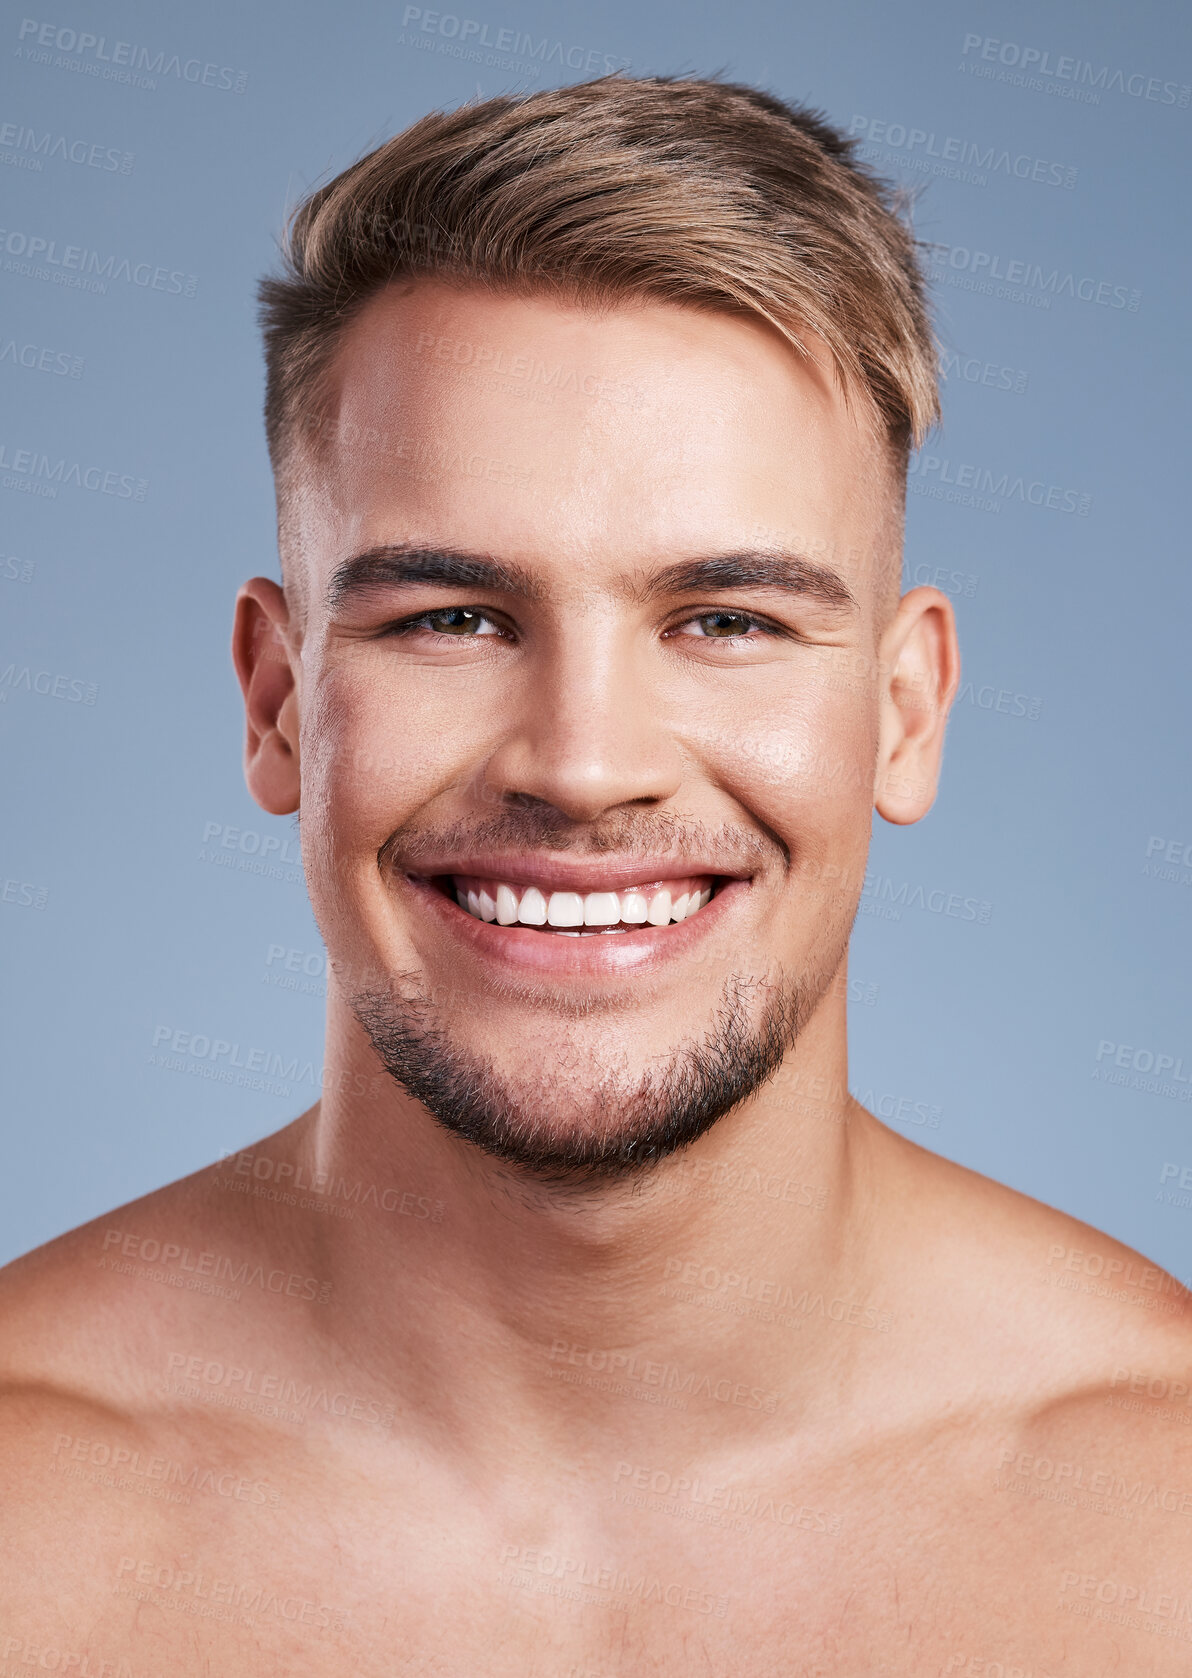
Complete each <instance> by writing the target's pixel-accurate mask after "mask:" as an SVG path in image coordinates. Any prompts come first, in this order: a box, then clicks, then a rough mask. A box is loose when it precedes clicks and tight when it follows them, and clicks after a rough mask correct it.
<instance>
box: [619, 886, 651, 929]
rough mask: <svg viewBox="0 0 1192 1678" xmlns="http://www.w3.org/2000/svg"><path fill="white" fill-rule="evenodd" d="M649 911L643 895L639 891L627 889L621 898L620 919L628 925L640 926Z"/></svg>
mask: <svg viewBox="0 0 1192 1678" xmlns="http://www.w3.org/2000/svg"><path fill="white" fill-rule="evenodd" d="M649 912H650V906H649V904H648V903H647V902H646V899H645V895H644V894H643V893H642V892H640V891H627V892H626V893H625V894H624V896H623V897H622V898H621V919H622V920H623V921H624V922H625V923H626V925H628V926H640V925H641V923H642V922H643V921H644V920H645V918H646V916H647V915H648V914H649Z"/></svg>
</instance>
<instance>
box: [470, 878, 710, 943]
mask: <svg viewBox="0 0 1192 1678" xmlns="http://www.w3.org/2000/svg"><path fill="white" fill-rule="evenodd" d="M490 885H491V889H490V887H489V886H483V887H481V888H480V890H478V891H477V890H465V889H464V888H463V887H462V886H458V885H457V886H456V887H455V900H456V902H457V903H458V904H459V906H460V908H461V909H466V910H467V912H468V913H469V914H470V915H473V916H475V918H476V919H477V920H481V921H496V922H497V923H498V925H500V926H515V925H521V926H549V927H551V928H553V929H554V930H555V931H557V932H566V933H567V934H568V935H569V936H572V937H578V936H579V933H578V928H580V927H590V928H591V929H592V930H593V931H599V932H624V931H625V930H626V928H627V927H630V926H642V925H646V924H648V925H650V926H670V925H671V924H672V923H675V924H677V923H678V922H679V921H684V920H688V919H689V918H690V917H691V916H692V915H695V914H698V913H699V911H700V910H701V909H702V908H703V907H704V905H705V904H706V903H707V902H709V901H710V899H711V897H712V888H711V887H710V886H705V887H704V889H703V890H702V891H684V892H678V893H672V892H671V890H670V889H669V888H667V887H665V886H663V887H660V888H659V889H658V890H657V891H654V892H646V891H644V890H641V889H639V888H634V889H631V890H629V891H623V892H615V891H590V892H588V893H587V894H586V895H584V894H581V893H580V892H577V891H552V892H549V893H548V892H542V891H540V890H539V889H538V887H537V886H524V887H523V886H513V885H505V884H504V883H498V882H491V883H490ZM494 893H495V895H494Z"/></svg>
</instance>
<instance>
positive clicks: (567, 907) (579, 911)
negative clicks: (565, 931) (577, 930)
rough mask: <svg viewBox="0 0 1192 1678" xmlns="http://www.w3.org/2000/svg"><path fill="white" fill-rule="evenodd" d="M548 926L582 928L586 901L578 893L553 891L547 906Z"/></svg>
mask: <svg viewBox="0 0 1192 1678" xmlns="http://www.w3.org/2000/svg"><path fill="white" fill-rule="evenodd" d="M546 924H547V926H582V925H583V924H584V900H583V898H582V897H581V896H580V895H579V893H578V892H577V891H552V892H551V894H550V898H549V899H548V901H547V905H546Z"/></svg>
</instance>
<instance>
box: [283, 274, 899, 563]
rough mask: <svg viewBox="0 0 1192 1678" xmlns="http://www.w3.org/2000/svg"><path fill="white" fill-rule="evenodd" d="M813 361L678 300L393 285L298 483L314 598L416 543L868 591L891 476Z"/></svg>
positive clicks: (851, 409)
mask: <svg viewBox="0 0 1192 1678" xmlns="http://www.w3.org/2000/svg"><path fill="white" fill-rule="evenodd" d="M808 349H809V352H810V353H809V355H807V356H802V355H800V354H799V352H798V351H797V350H796V349H794V348H793V347H792V346H791V345H790V344H788V343H787V341H786V340H785V339H784V338H783V337H782V336H781V335H780V334H779V333H778V332H777V331H776V330H775V329H773V328H771V327H769V326H768V325H767V324H766V323H765V322H763V321H760V320H759V319H757V318H755V317H752V316H747V315H729V314H724V313H713V312H711V311H704V310H696V309H689V308H683V307H678V306H675V305H671V304H667V303H656V302H652V301H649V302H633V303H630V304H626V305H620V306H617V307H612V308H604V309H597V308H594V307H587V306H583V305H578V304H573V303H567V302H562V301H558V300H555V299H548V298H542V297H537V296H529V297H527V296H520V295H507V294H494V293H492V292H488V291H485V290H482V289H479V288H471V287H456V286H450V285H446V284H442V283H439V282H429V281H423V282H418V283H415V284H412V285H408V286H405V287H401V288H399V287H391V288H389V289H388V290H387V291H385V292H382V293H381V294H379V295H378V296H377V297H375V298H373V299H371V300H370V302H369V303H368V304H367V305H366V306H365V308H364V309H363V310H362V311H361V313H360V314H359V315H358V316H357V317H356V318H355V319H354V320H353V322H352V324H351V325H350V327H349V328H348V330H347V331H346V333H345V335H344V338H343V341H342V342H341V344H340V346H339V348H338V350H337V352H336V355H335V358H334V361H333V363H332V366H331V369H330V376H329V379H328V385H327V401H326V403H325V407H324V412H323V416H322V421H321V428H320V429H321V435H322V439H323V441H322V447H321V449H320V458H319V460H318V461H317V462H314V461H311V462H308V463H307V465H306V466H305V468H304V470H303V473H302V479H303V483H304V488H303V489H302V491H301V496H302V501H303V503H304V507H303V521H304V523H305V524H306V525H307V526H308V527H309V526H312V525H313V526H314V528H313V529H309V530H308V534H309V535H310V536H313V537H314V538H315V540H314V541H313V542H310V541H307V542H304V544H303V545H304V548H305V549H306V551H307V553H308V555H309V556H310V560H311V562H312V563H313V565H314V566H315V568H316V570H317V572H318V573H319V575H318V576H317V577H315V578H312V582H314V584H315V587H316V589H318V588H319V585H320V583H325V582H326V579H327V577H329V575H330V573H331V571H332V570H334V568H335V566H336V565H337V564H339V563H341V562H342V561H343V560H344V559H345V558H347V557H348V556H349V555H350V554H352V553H354V552H360V551H362V550H363V549H366V548H369V547H372V546H376V545H380V544H383V543H392V542H400V541H409V540H417V541H427V542H432V541H433V542H441V543H445V544H450V545H451V546H454V547H458V548H463V549H467V550H469V551H473V552H484V553H491V554H494V555H498V556H502V557H512V558H517V559H518V560H519V561H521V562H523V563H526V564H531V565H534V566H536V567H538V568H540V569H541V570H542V571H543V573H544V576H545V578H546V580H548V581H549V578H550V576H551V575H552V574H554V575H556V576H557V577H558V578H559V579H560V580H563V579H564V578H566V579H568V580H576V579H577V578H579V579H582V580H587V581H589V582H592V583H596V584H598V582H599V577H600V574H601V572H602V571H609V570H615V571H617V572H619V573H621V572H624V570H625V569H626V568H627V567H629V568H633V567H637V566H644V567H649V566H650V565H651V564H657V563H664V562H670V561H673V560H675V559H676V558H683V557H688V556H690V555H695V554H707V553H717V552H729V551H732V550H733V549H735V548H740V547H742V546H748V547H750V548H752V549H758V548H775V549H794V550H798V551H802V552H804V553H807V552H809V551H810V552H811V554H812V557H818V558H820V559H821V560H823V561H825V562H826V563H829V564H832V565H834V566H835V568H836V569H837V570H839V571H840V572H841V573H842V574H848V576H849V580H850V583H851V584H853V585H856V586H858V588H859V591H861V592H863V591H864V587H865V581H866V579H865V578H864V576H863V575H862V573H863V572H864V571H865V569H866V567H867V566H869V565H872V564H873V562H874V556H875V555H876V554H877V552H879V551H883V552H884V551H885V550H886V549H888V547H889V531H890V520H891V509H892V507H893V505H894V500H895V498H894V497H893V495H892V493H891V490H892V485H893V470H892V467H891V465H890V462H889V460H888V457H887V453H886V450H885V447H884V445H883V443H882V442H881V441H880V440H879V439H878V438H876V437H875V436H874V434H873V432H872V429H871V427H870V425H869V423H868V421H867V419H866V416H865V415H864V413H863V412H860V411H858V407H857V405H852V406H850V404H849V403H848V402H847V401H846V400H845V398H844V396H843V394H842V392H841V390H840V388H839V386H838V384H837V381H836V380H835V379H834V378H833V375H832V372H831V368H830V366H829V364H828V360H827V356H826V352H824V351H823V350H822V346H818V345H817V344H816V343H815V342H814V341H812V342H810V343H809V345H808Z"/></svg>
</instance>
